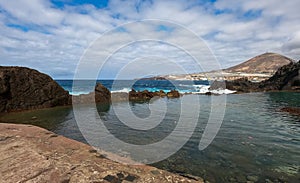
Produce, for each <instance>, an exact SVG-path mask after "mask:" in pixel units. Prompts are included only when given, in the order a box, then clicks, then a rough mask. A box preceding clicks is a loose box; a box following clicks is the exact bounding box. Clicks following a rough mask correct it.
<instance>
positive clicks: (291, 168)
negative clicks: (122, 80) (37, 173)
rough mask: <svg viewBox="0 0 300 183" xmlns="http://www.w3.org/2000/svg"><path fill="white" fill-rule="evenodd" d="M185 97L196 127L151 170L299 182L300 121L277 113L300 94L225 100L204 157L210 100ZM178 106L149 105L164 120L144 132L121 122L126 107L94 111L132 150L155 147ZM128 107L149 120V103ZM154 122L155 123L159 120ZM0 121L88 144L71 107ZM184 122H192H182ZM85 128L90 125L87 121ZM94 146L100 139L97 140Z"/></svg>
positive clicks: (214, 178)
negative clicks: (162, 109)
mask: <svg viewBox="0 0 300 183" xmlns="http://www.w3.org/2000/svg"><path fill="white" fill-rule="evenodd" d="M184 97H185V98H186V99H189V101H190V105H189V106H190V108H191V107H193V106H195V105H197V104H198V103H193V101H196V100H194V98H195V97H199V99H200V115H199V119H198V116H197V117H196V118H197V120H198V124H197V127H196V129H195V130H194V132H193V135H192V137H191V138H190V139H189V141H188V142H187V143H186V144H185V145H184V146H183V147H182V148H181V149H180V150H179V151H178V152H176V153H175V154H173V155H172V156H171V157H169V158H168V159H166V160H163V161H160V162H157V163H154V164H153V165H154V166H156V167H159V168H162V169H166V170H169V171H172V172H177V173H181V174H192V175H196V176H200V177H203V178H204V179H206V180H209V181H210V182H246V181H247V180H255V181H257V182H266V181H268V180H270V181H273V182H300V172H299V171H300V161H299V160H300V118H299V116H293V115H290V114H288V113H285V112H280V111H279V109H280V108H281V107H285V106H298V107H300V93H284V92H278V93H253V94H239V95H228V96H227V104H226V113H225V116H224V120H223V123H222V126H221V129H220V131H219V132H218V134H217V136H216V138H215V139H214V141H213V142H212V144H210V145H209V146H208V147H207V148H206V149H204V150H203V151H200V150H199V149H198V145H199V141H200V139H201V136H202V134H203V131H204V128H205V126H206V122H207V119H208V117H209V113H210V107H211V106H210V103H211V98H212V96H205V95H200V96H198V95H186V96H184ZM216 97H217V96H216ZM181 100H182V99H166V98H163V99H158V100H156V101H151V102H154V103H155V102H161V101H164V102H166V104H167V105H166V106H167V114H166V116H165V117H164V118H163V121H162V122H161V123H160V124H159V125H157V126H156V127H155V128H152V129H150V130H147V131H146V130H135V129H131V128H129V127H128V126H126V125H124V124H123V123H122V122H120V120H119V119H118V116H116V114H115V110H116V109H123V108H125V107H126V106H127V105H128V104H127V103H126V102H123V103H118V104H116V105H115V106H98V109H97V110H98V113H99V114H100V117H101V119H102V120H103V121H104V125H105V127H106V128H107V129H108V130H109V131H110V132H111V133H112V134H114V136H115V137H117V138H118V139H121V140H123V141H125V142H127V143H130V144H137V145H143V144H150V143H155V142H159V141H160V140H162V139H164V138H165V137H166V136H168V135H169V134H170V133H171V132H172V131H173V130H174V129H175V128H176V125H177V123H176V122H177V121H178V119H179V117H180V110H181V106H182V105H181ZM129 106H130V108H131V110H132V111H133V113H134V114H135V115H136V116H138V117H140V118H145V117H148V116H149V115H151V112H150V109H149V103H130V104H129ZM89 110H92V109H89V108H88V107H85V108H84V107H83V108H82V111H89ZM182 110H186V111H190V110H191V109H189V108H184V109H182ZM94 112H95V111H94ZM154 117H157V119H159V116H154ZM192 117H193V116H192ZM193 118H195V116H194V117H193ZM0 120H1V121H5V122H13V123H27V124H34V125H38V126H41V127H44V128H47V129H49V130H51V131H53V132H55V133H58V134H61V135H64V136H67V137H70V138H73V139H76V140H79V141H82V142H86V141H85V139H84V138H83V136H82V135H81V133H80V131H79V130H78V127H77V123H76V121H75V119H74V114H73V109H72V108H71V107H59V108H53V109H44V110H38V111H31V112H22V113H12V114H9V115H6V116H2V117H1V119H0ZM184 120H187V121H189V120H193V119H189V117H186V118H185V119H184ZM83 123H87V124H88V123H89V120H86V121H84V122H83ZM187 133H188V132H187V131H185V130H182V131H178V138H180V137H181V136H185V135H186V134H187ZM95 140H96V141H97V140H99V139H98V138H97V137H96V136H95ZM162 148H163V147H162ZM129 156H130V155H129ZM267 179H268V180H267Z"/></svg>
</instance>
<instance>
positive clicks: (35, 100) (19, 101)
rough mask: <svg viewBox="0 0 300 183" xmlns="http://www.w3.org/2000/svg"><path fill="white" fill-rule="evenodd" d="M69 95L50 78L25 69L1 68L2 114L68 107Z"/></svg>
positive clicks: (0, 108) (0, 107) (0, 106)
mask: <svg viewBox="0 0 300 183" xmlns="http://www.w3.org/2000/svg"><path fill="white" fill-rule="evenodd" d="M69 102H70V97H69V93H68V92H67V91H65V90H64V89H63V88H62V87H61V86H59V84H57V83H56V82H55V81H54V80H53V79H52V78H51V77H50V76H48V75H46V74H43V73H40V72H38V71H36V70H33V69H29V68H24V67H2V66H0V112H10V111H18V110H27V109H37V108H46V107H54V106H61V105H67V104H69Z"/></svg>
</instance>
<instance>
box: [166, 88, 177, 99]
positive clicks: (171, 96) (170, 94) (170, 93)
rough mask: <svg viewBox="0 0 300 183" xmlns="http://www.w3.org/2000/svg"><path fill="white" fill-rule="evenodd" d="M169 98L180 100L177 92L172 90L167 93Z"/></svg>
mask: <svg viewBox="0 0 300 183" xmlns="http://www.w3.org/2000/svg"><path fill="white" fill-rule="evenodd" d="M167 97H168V98H179V97H180V94H179V92H178V91H177V90H171V91H170V92H168V93H167Z"/></svg>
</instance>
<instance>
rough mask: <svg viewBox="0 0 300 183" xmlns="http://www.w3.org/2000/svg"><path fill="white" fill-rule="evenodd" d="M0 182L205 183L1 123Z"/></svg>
mask: <svg viewBox="0 0 300 183" xmlns="http://www.w3.org/2000/svg"><path fill="white" fill-rule="evenodd" d="M0 182H1V183H2V182H5V183H9V182H14V183H15V182H20V183H21V182H39V183H41V182H45V183H46V182H55V183H57V182H61V183H67V182H76V183H77V182H78V183H80V182H111V183H119V182H124V183H126V182H127V183H128V182H145V183H146V182H203V180H202V179H201V178H191V177H189V178H187V177H182V176H180V175H177V174H173V173H170V172H167V171H164V170H160V169H157V168H154V167H151V166H147V165H125V164H121V163H117V162H114V161H112V160H110V159H108V158H107V154H105V153H103V152H101V153H100V151H96V150H95V149H94V148H92V147H91V146H89V145H86V144H83V143H81V142H78V141H75V140H72V139H68V138H66V137H63V136H60V135H57V134H54V133H52V132H50V131H48V130H45V129H42V128H39V127H36V126H32V125H20V124H7V123H0Z"/></svg>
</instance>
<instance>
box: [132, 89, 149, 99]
mask: <svg viewBox="0 0 300 183" xmlns="http://www.w3.org/2000/svg"><path fill="white" fill-rule="evenodd" d="M153 97H154V95H153V92H149V91H148V90H144V91H135V90H134V89H132V90H131V91H130V92H129V100H130V101H143V100H150V99H151V98H153Z"/></svg>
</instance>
